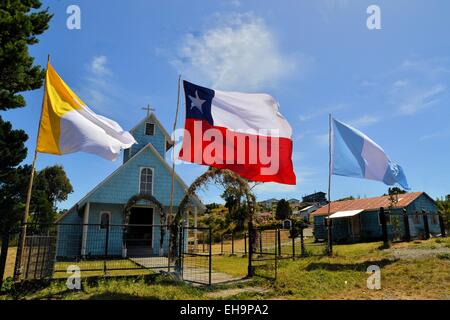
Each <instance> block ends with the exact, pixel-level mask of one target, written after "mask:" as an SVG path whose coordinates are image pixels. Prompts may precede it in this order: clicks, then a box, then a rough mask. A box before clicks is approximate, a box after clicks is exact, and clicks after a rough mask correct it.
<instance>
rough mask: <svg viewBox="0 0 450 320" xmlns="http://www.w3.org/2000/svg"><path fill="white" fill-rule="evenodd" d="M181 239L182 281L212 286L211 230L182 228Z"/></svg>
mask: <svg viewBox="0 0 450 320" xmlns="http://www.w3.org/2000/svg"><path fill="white" fill-rule="evenodd" d="M199 234H201V235H202V236H201V237H200V238H199V237H198V235H199ZM179 238H180V240H181V241H180V258H181V268H180V271H181V277H182V279H183V280H184V281H188V282H192V283H198V284H206V285H211V282H212V281H211V263H212V260H211V257H212V251H211V250H212V248H211V229H210V228H194V227H182V232H180V237H179Z"/></svg>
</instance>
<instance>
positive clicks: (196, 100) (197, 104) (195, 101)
mask: <svg viewBox="0 0 450 320" xmlns="http://www.w3.org/2000/svg"><path fill="white" fill-rule="evenodd" d="M189 99H191V102H192V103H191V110H192V109H193V108H197V109H198V110H199V111H200V112H201V113H203V109H202V105H203V103H205V101H206V100H202V99H200V97H199V96H198V92H197V90H195V97H192V96H189Z"/></svg>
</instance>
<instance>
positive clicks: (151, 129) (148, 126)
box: [145, 122, 155, 136]
mask: <svg viewBox="0 0 450 320" xmlns="http://www.w3.org/2000/svg"><path fill="white" fill-rule="evenodd" d="M145 135H146V136H154V135H155V124H154V123H150V122H146V123H145Z"/></svg>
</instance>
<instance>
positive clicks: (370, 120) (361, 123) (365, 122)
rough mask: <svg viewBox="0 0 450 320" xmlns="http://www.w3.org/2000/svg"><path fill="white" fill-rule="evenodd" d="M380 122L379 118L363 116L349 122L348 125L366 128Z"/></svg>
mask: <svg viewBox="0 0 450 320" xmlns="http://www.w3.org/2000/svg"><path fill="white" fill-rule="evenodd" d="M379 121H380V118H379V117H375V116H371V115H364V116H362V117H360V118H357V119H354V120H351V121H349V124H350V125H351V126H353V127H356V128H361V127H366V126H369V125H371V124H374V123H377V122H379Z"/></svg>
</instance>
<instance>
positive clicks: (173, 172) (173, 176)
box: [169, 74, 181, 216]
mask: <svg viewBox="0 0 450 320" xmlns="http://www.w3.org/2000/svg"><path fill="white" fill-rule="evenodd" d="M180 81H181V74H180V75H179V76H178V96H177V109H176V111H175V120H174V121H173V130H172V132H175V130H176V129H177V120H178V111H179V109H180ZM174 189H175V146H173V147H172V189H171V190H170V209H169V214H170V216H172V214H173V212H172V211H173V194H174Z"/></svg>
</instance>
